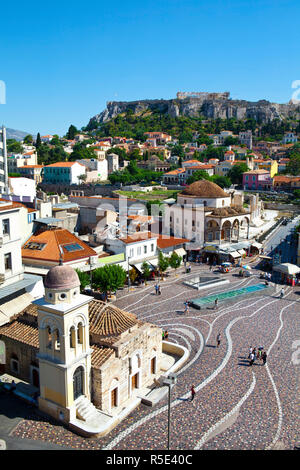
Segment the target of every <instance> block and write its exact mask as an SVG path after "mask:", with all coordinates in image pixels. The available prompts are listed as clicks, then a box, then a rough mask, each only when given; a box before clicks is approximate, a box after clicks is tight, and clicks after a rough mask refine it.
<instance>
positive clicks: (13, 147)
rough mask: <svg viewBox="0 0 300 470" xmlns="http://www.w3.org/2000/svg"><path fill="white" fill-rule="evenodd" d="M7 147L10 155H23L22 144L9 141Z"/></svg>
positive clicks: (13, 140) (12, 140)
mask: <svg viewBox="0 0 300 470" xmlns="http://www.w3.org/2000/svg"><path fill="white" fill-rule="evenodd" d="M6 146H7V152H8V153H23V147H22V145H21V143H20V142H18V141H17V140H15V139H7V141H6Z"/></svg>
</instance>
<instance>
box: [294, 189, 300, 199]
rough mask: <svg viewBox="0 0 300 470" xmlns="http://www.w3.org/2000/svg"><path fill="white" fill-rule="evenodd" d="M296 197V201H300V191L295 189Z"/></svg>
mask: <svg viewBox="0 0 300 470" xmlns="http://www.w3.org/2000/svg"><path fill="white" fill-rule="evenodd" d="M294 196H295V198H296V199H300V189H295V191H294Z"/></svg>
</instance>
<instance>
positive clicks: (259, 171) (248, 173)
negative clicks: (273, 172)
mask: <svg viewBox="0 0 300 470" xmlns="http://www.w3.org/2000/svg"><path fill="white" fill-rule="evenodd" d="M266 173H269V171H268V170H250V171H245V172H244V173H243V175H264V174H266Z"/></svg>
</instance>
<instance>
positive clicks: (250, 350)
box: [248, 348, 253, 359]
mask: <svg viewBox="0 0 300 470" xmlns="http://www.w3.org/2000/svg"><path fill="white" fill-rule="evenodd" d="M252 351H253V348H249V354H248V359H250V355H251V354H252Z"/></svg>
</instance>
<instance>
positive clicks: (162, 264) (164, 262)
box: [158, 251, 169, 274]
mask: <svg viewBox="0 0 300 470" xmlns="http://www.w3.org/2000/svg"><path fill="white" fill-rule="evenodd" d="M168 267H169V259H168V258H167V257H166V256H164V255H163V254H162V252H161V251H160V252H159V254H158V268H159V270H160V273H161V274H162V273H164V272H165V271H166V270H167V269H168Z"/></svg>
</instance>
